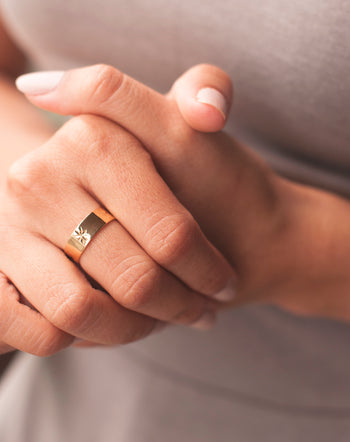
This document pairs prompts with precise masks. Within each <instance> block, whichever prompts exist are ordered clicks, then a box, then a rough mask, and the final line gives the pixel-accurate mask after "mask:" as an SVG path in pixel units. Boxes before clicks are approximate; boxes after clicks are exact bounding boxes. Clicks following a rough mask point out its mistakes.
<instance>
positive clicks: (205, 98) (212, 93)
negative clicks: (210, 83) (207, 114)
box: [196, 87, 227, 120]
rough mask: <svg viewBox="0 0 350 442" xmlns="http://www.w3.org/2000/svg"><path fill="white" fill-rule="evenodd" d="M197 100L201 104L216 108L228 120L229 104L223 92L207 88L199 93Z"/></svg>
mask: <svg viewBox="0 0 350 442" xmlns="http://www.w3.org/2000/svg"><path fill="white" fill-rule="evenodd" d="M196 98H197V101H198V102H199V103H204V104H209V105H210V106H213V107H215V109H217V110H218V111H219V112H220V113H221V115H222V116H223V117H224V119H225V120H226V113H227V102H226V98H225V97H224V96H223V95H222V93H221V92H219V91H218V90H216V89H213V88H211V87H205V88H203V89H201V90H200V91H199V92H198V94H197V97H196Z"/></svg>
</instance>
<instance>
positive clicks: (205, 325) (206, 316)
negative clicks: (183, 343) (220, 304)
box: [191, 311, 216, 330]
mask: <svg viewBox="0 0 350 442" xmlns="http://www.w3.org/2000/svg"><path fill="white" fill-rule="evenodd" d="M215 321H216V314H215V313H214V312H213V311H206V312H204V313H203V315H202V316H201V317H200V318H199V319H197V321H196V322H194V323H193V324H191V327H193V328H197V329H198V330H210V329H212V328H213V326H214V324H215Z"/></svg>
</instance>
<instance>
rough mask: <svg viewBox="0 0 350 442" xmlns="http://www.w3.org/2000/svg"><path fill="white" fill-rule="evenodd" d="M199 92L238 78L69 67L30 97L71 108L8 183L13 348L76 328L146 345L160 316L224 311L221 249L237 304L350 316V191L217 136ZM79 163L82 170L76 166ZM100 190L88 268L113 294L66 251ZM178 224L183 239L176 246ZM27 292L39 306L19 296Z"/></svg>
mask: <svg viewBox="0 0 350 442" xmlns="http://www.w3.org/2000/svg"><path fill="white" fill-rule="evenodd" d="M203 86H211V87H215V88H217V89H218V90H221V91H222V92H223V93H224V94H225V95H226V98H227V100H228V101H229V100H230V96H229V95H230V89H231V83H230V80H229V78H228V77H227V75H225V73H223V72H222V71H219V70H218V69H217V68H215V67H212V66H198V67H195V68H194V69H193V70H191V71H189V72H187V73H186V74H185V75H184V76H183V77H182V78H180V79H179V80H178V81H177V82H176V83H175V85H174V87H173V88H172V90H171V92H170V93H169V94H168V95H167V96H162V95H160V94H158V93H156V92H155V91H152V90H150V89H149V88H146V87H145V86H144V85H142V84H140V83H137V82H136V81H135V80H133V79H131V78H129V77H126V76H124V75H123V74H122V73H121V72H119V71H118V70H116V69H114V68H111V67H108V66H93V67H88V68H85V69H80V70H74V71H70V72H68V73H67V74H66V75H65V76H64V77H63V80H62V82H61V83H60V85H59V86H58V88H57V89H55V90H54V91H52V92H50V93H49V94H41V95H36V96H30V97H28V98H29V99H30V100H31V101H32V102H33V103H35V104H36V105H38V106H40V107H42V108H45V109H49V110H53V111H56V112H59V113H62V114H73V115H76V117H75V118H73V119H72V120H71V121H70V122H69V123H67V124H66V125H65V126H64V127H63V128H61V129H60V130H59V131H58V132H57V133H55V134H54V135H53V136H52V137H50V138H49V139H48V140H46V141H45V143H41V145H40V147H39V148H36V149H35V150H33V151H31V152H30V153H29V154H28V155H26V156H25V157H23V158H20V159H19V160H17V161H15V162H14V163H13V165H12V166H11V168H10V172H9V173H8V176H7V182H6V185H4V186H3V188H2V189H3V190H2V195H1V201H2V205H1V208H2V209H1V214H0V226H1V227H0V236H1V238H3V241H4V244H3V250H4V251H6V253H4V252H3V254H2V255H3V256H0V269H1V270H2V272H3V274H4V275H6V276H3V277H2V280H1V285H2V293H3V297H2V306H1V309H0V310H1V311H2V312H3V313H2V318H1V321H0V323H1V324H2V325H1V328H0V336H1V339H2V340H3V343H4V344H3V348H4V350H6V348H7V349H8V347H6V345H7V346H8V345H9V346H11V347H15V348H19V349H22V350H24V351H29V352H31V353H34V354H38V355H48V354H52V353H54V352H56V351H59V350H60V349H61V348H64V347H65V346H67V345H70V344H71V343H72V339H73V338H72V336H78V337H80V338H82V339H85V340H87V341H92V342H95V343H99V344H104V345H113V344H117V343H125V342H130V341H132V340H135V339H140V338H142V337H144V336H145V335H147V334H149V333H150V331H151V330H153V328H154V326H155V320H154V319H153V318H157V319H159V320H161V321H169V322H176V323H182V324H189V323H193V322H195V320H196V319H198V317H199V316H200V315H201V314H202V313H204V312H205V311H206V310H208V309H209V310H210V309H212V308H217V309H219V308H221V306H220V304H219V303H215V302H214V301H210V299H209V297H208V296H207V297H206V296H203V295H213V294H214V293H215V292H216V291H218V290H220V288H222V287H223V285H224V283H225V282H226V281H227V278H228V277H234V276H235V274H234V273H233V271H232V270H231V268H230V267H229V265H228V264H227V262H226V261H225V260H224V259H223V257H222V255H221V254H220V253H219V252H218V251H217V249H219V250H220V251H221V252H222V253H223V254H224V255H225V257H226V258H227V260H228V262H229V263H230V264H231V265H232V267H233V268H235V269H236V272H237V275H238V293H237V297H236V299H235V301H234V302H233V303H232V304H231V307H233V306H235V307H238V306H239V305H241V304H244V303H251V302H260V303H273V304H276V305H279V306H282V307H283V308H286V309H288V310H290V311H292V312H296V313H298V314H304V315H310V316H325V317H330V318H335V319H339V320H345V321H348V320H349V316H350V309H349V305H348V304H349V300H348V299H349V296H348V291H349V288H350V277H349V276H348V271H347V266H346V263H347V262H348V259H349V253H350V251H349V247H348V246H347V244H349V241H348V238H347V237H348V236H349V233H348V232H347V229H346V226H345V222H344V221H343V220H346V219H347V217H348V216H349V215H350V205H349V203H348V201H347V200H345V199H343V198H340V197H338V196H336V195H333V194H331V193H329V192H324V191H320V190H317V189H313V188H312V187H309V186H302V185H299V184H296V183H292V182H290V181H288V180H285V179H283V178H281V177H279V176H277V175H276V174H275V173H274V172H273V171H272V170H271V169H269V167H267V165H266V164H265V163H264V162H263V161H262V160H261V159H260V158H258V157H257V156H256V155H255V154H253V153H252V152H251V151H250V150H249V149H248V148H247V147H246V146H242V145H240V144H239V143H238V142H237V141H236V140H234V139H232V138H231V137H229V136H228V135H226V134H225V133H223V132H218V133H205V134H204V133H201V132H199V130H204V129H207V130H208V131H209V132H210V131H215V130H217V129H220V128H221V127H222V126H223V124H224V121H223V118H222V116H220V115H219V113H217V111H215V109H213V108H211V107H210V106H207V105H203V104H201V105H200V107H198V106H199V105H198V103H196V101H195V98H194V97H195V93H196V92H197V91H198V89H199V87H203ZM8 87H9V88H10V86H8ZM13 94H14V95H15V96H16V100H20V98H19V97H18V95H17V94H16V93H15V92H13ZM18 102H19V101H18ZM21 103H22V102H21ZM23 106H24V104H23ZM203 106H204V107H203ZM209 108H210V109H209ZM23 109H24V107H23ZM140 109H141V110H140ZM28 112H29V110H28ZM30 112H31V111H30ZM12 116H13V118H15V116H14V114H13V115H12ZM203 118H204V120H203ZM203 121H204V122H205V123H208V124H205V125H204V126H205V127H204V126H202V125H203V124H204V123H203ZM155 122H156V124H155ZM195 129H197V130H195ZM39 132H40V136H43V137H44V136H45V135H44V132H45V131H43V132H41V130H39V131H38V133H39ZM21 133H23V132H21ZM45 134H46V133H45ZM40 136H38V138H40ZM28 145H29V144H28ZM116 146H117V148H116ZM81 158H84V160H86V167H85V168H84V169H83V170H82V169H81V168H77V167H76V165H77V164H79V162H80V161H81ZM84 164H85V161H84ZM129 164H132V165H133V168H131V167H128V165H129ZM120 166H123V167H120ZM106 170H108V174H106ZM158 172H159V173H160V175H159V174H158ZM161 177H162V178H163V179H164V180H165V181H163V180H162V178H161ZM194 178H195V180H194ZM145 188H147V190H148V191H147V192H144V191H143V189H145ZM172 192H173V193H174V194H175V195H176V196H177V199H176V198H175V197H174V196H173V194H172ZM152 195H153V198H152ZM155 196H156V197H155ZM97 200H99V201H101V202H103V204H104V205H105V206H106V207H107V208H108V209H109V210H110V211H111V212H112V213H113V214H115V216H116V217H117V219H118V221H119V223H117V222H113V223H111V224H110V225H108V226H106V227H105V229H104V230H103V231H102V232H101V233H100V234H99V235H98V236H96V238H94V240H93V242H92V243H91V245H90V246H89V248H88V249H87V250H86V252H84V254H83V257H82V260H81V267H82V269H83V270H84V272H86V273H88V274H89V275H90V276H91V277H92V278H93V279H94V280H96V281H97V282H98V283H99V285H100V286H102V287H104V288H105V290H106V291H107V292H108V293H109V295H110V296H107V295H106V294H105V293H104V292H103V291H101V290H100V289H96V288H95V289H94V288H92V287H91V285H90V284H89V282H88V281H87V279H86V278H85V276H84V273H83V272H81V271H80V270H79V269H78V268H77V267H76V266H75V265H73V264H72V263H71V262H70V261H69V260H68V259H67V258H66V257H65V255H64V254H63V253H62V251H61V249H62V248H63V246H64V244H65V241H66V239H67V237H68V236H69V234H70V233H71V231H72V226H73V228H74V227H75V225H76V224H77V223H78V222H79V221H80V220H81V219H82V218H83V217H84V216H85V215H86V214H87V213H89V211H91V210H93V209H94V208H95V207H96V201H97ZM94 204H95V205H94ZM73 207H74V210H72V208H73ZM48 209H49V210H48ZM154 214H156V216H159V218H157V217H156V219H154V216H153V215H154ZM190 214H191V215H190ZM68 215H69V216H68ZM194 219H195V220H196V221H197V222H198V223H199V225H200V227H201V229H202V231H201V229H200V228H199V226H198V224H197V223H196V222H194ZM164 220H167V221H166V222H163V221H164ZM169 220H170V221H171V223H170V232H169V231H167V229H168V228H169V222H168V221H169ZM68 221H69V222H68ZM73 221H74V222H73ZM138 221H140V222H138ZM141 221H142V222H141ZM172 222H174V224H172ZM157 226H158V227H157ZM178 226H180V228H179V227H178ZM182 226H185V228H184V229H183V230H181V229H182ZM149 232H153V234H151V235H150V233H149ZM173 232H180V234H179V235H177V234H176V235H177V236H176V235H175V240H174V241H169V238H171V236H172V234H173ZM202 232H204V233H205V234H206V236H207V238H209V239H210V241H211V243H213V244H215V246H216V247H217V249H215V248H214V247H213V246H212V245H211V244H210V243H209V242H208V241H207V240H206V239H205V237H204V235H203V234H202ZM169 235H170V236H169ZM159 238H160V240H159ZM157 239H158V242H157ZM23 244H25V245H26V247H23ZM106 244H109V247H108V250H106ZM121 244H122V245H123V247H121ZM164 244H165V247H160V245H164ZM169 244H170V246H169ZM183 244H187V245H186V247H183ZM159 250H162V251H163V252H162V253H159ZM164 250H165V252H164ZM19 254H20V256H21V260H20V262H19V261H18V256H19ZM135 257H136V261H135ZM111 263H113V265H111ZM130 263H131V265H130ZM330 263H331V266H330ZM140 268H141V270H140ZM136 270H137V271H139V270H140V271H141V274H140V273H138V274H137V271H136ZM154 274H155V275H156V277H154V276H153V275H154ZM140 275H141V276H140ZM145 275H146V277H147V278H148V279H147V280H146V283H145V280H144V279H143V278H144V277H145ZM149 275H151V278H149ZM9 281H11V282H9ZM135 281H136V282H135ZM140 281H141V283H140ZM135 284H136V285H135ZM14 285H15V286H16V288H15V287H14ZM130 287H132V288H133V287H136V288H137V290H136V292H135V291H134V290H131V291H130ZM165 292H166V302H164V293H165ZM21 295H22V296H24V297H25V298H26V299H27V300H28V301H29V302H30V304H32V305H33V306H34V307H35V309H36V310H37V311H35V310H33V309H30V308H29V307H28V306H26V305H23V303H20V302H19V300H20V299H21V298H20V296H21Z"/></svg>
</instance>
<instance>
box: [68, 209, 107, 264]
mask: <svg viewBox="0 0 350 442" xmlns="http://www.w3.org/2000/svg"><path fill="white" fill-rule="evenodd" d="M114 219H115V218H114V216H113V215H111V214H110V213H109V212H107V210H105V209H103V208H102V207H99V208H98V209H95V210H94V211H93V212H91V213H90V214H89V215H88V216H87V217H86V218H84V219H83V221H82V222H81V223H80V224H79V225H78V226H77V227H76V228H75V229H74V232H73V233H72V234H71V236H70V238H69V240H68V241H67V244H66V246H65V248H64V252H65V253H66V255H68V256H70V257H71V258H72V259H73V260H74V261H75V262H77V263H78V262H79V260H80V257H81V255H82V253H83V252H84V250H85V249H86V247H87V246H88V244H89V243H90V241H91V240H92V238H93V237H94V236H95V235H96V233H97V232H98V231H99V230H101V229H102V227H103V226H105V225H106V224H108V223H110V222H111V221H113V220H114Z"/></svg>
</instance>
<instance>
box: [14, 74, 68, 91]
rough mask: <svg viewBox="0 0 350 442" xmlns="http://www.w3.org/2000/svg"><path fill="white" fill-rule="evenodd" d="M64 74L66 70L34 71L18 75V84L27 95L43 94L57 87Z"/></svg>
mask: <svg viewBox="0 0 350 442" xmlns="http://www.w3.org/2000/svg"><path fill="white" fill-rule="evenodd" d="M63 75H64V71H45V72H33V73H31V74H25V75H21V76H20V77H18V78H17V80H16V86H17V89H18V90H20V91H21V92H23V93H24V94H26V95H43V94H47V93H48V92H51V91H53V90H54V89H56V87H57V86H58V84H59V82H60V81H61V79H62V77H63Z"/></svg>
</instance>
